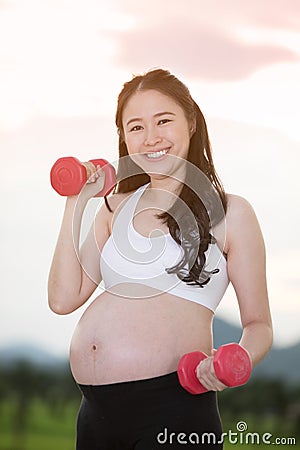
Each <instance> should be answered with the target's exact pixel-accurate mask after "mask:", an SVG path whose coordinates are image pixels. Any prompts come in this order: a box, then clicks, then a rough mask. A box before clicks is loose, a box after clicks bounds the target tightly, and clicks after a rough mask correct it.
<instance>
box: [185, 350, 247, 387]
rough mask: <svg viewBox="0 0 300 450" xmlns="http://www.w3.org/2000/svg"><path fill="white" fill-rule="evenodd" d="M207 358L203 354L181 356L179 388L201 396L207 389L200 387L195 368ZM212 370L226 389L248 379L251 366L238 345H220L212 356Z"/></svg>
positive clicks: (195, 353)
mask: <svg viewBox="0 0 300 450" xmlns="http://www.w3.org/2000/svg"><path fill="white" fill-rule="evenodd" d="M205 358H207V355H206V354H205V353H203V352H192V353H187V354H186V355H183V357H182V358H181V359H180V361H179V364H178V370H177V373H178V378H179V382H180V384H181V386H182V387H183V388H184V389H186V390H187V391H188V392H190V393H191V394H202V393H203V392H207V389H206V388H205V387H204V386H202V384H201V383H200V381H199V379H198V377H197V375H196V368H197V366H198V365H199V363H200V362H201V361H202V360H203V359H205ZM213 364H214V369H215V373H216V375H217V377H218V379H219V380H220V381H221V382H222V383H223V384H226V386H228V387H234V386H241V385H242V384H245V383H247V381H248V380H249V378H250V375H251V370H252V364H251V360H250V356H249V353H248V352H247V350H245V349H244V348H243V347H241V346H240V345H239V344H236V343H232V344H226V345H222V346H221V347H220V348H219V349H218V350H217V352H216V354H215V356H214V362H213Z"/></svg>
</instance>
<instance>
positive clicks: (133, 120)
mask: <svg viewBox="0 0 300 450" xmlns="http://www.w3.org/2000/svg"><path fill="white" fill-rule="evenodd" d="M165 115H170V116H176V114H174V113H172V112H169V111H164V112H159V113H156V114H154V117H161V116H165ZM141 120H142V118H141V117H133V118H132V119H130V120H128V122H127V124H126V125H127V126H128V125H129V124H131V123H132V122H138V121H141Z"/></svg>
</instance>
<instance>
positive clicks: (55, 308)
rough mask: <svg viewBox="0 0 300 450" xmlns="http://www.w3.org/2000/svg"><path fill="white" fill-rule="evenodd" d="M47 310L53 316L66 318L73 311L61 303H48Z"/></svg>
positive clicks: (50, 301)
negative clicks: (52, 313) (53, 314)
mask: <svg viewBox="0 0 300 450" xmlns="http://www.w3.org/2000/svg"><path fill="white" fill-rule="evenodd" d="M48 305H49V308H50V309H51V311H52V312H54V313H55V314H58V315H59V316H66V315H67V314H71V313H72V312H73V311H75V310H74V309H72V308H68V307H67V306H66V305H65V304H64V302H61V301H53V300H49V301H48Z"/></svg>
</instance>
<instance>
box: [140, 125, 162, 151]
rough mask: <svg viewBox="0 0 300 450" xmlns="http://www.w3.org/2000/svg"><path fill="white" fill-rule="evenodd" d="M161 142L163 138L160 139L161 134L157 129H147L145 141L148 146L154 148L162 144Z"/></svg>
mask: <svg viewBox="0 0 300 450" xmlns="http://www.w3.org/2000/svg"><path fill="white" fill-rule="evenodd" d="M161 141H162V138H161V137H160V135H159V132H158V130H157V129H156V127H148V128H147V129H146V134H145V140H144V144H145V145H146V146H149V147H150V146H151V147H154V146H155V145H156V144H158V143H160V142H161Z"/></svg>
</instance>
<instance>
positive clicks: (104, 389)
mask: <svg viewBox="0 0 300 450" xmlns="http://www.w3.org/2000/svg"><path fill="white" fill-rule="evenodd" d="M77 385H78V387H79V389H80V390H81V392H82V393H83V395H84V396H85V397H86V398H89V397H94V396H97V394H99V395H102V394H103V395H109V394H110V393H113V394H118V392H120V393H123V392H124V391H125V392H127V393H128V394H130V392H133V391H134V392H138V391H143V392H145V391H147V390H153V389H164V388H167V387H168V388H170V387H177V386H180V384H179V380H178V375H177V372H171V373H168V374H165V375H159V376H157V377H154V378H143V379H140V380H133V381H122V382H117V383H111V384H97V385H94V384H78V383H77Z"/></svg>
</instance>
